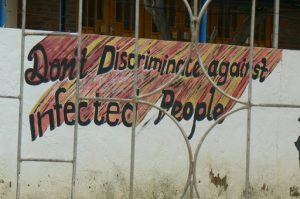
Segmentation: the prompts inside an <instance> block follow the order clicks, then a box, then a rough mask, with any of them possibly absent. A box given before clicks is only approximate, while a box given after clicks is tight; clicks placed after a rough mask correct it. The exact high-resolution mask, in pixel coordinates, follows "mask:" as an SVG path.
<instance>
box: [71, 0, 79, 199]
mask: <svg viewBox="0 0 300 199" xmlns="http://www.w3.org/2000/svg"><path fill="white" fill-rule="evenodd" d="M77 32H78V37H77V42H78V43H77V76H76V93H75V126H74V139H73V168H72V187H71V199H73V198H75V184H76V167H77V139H78V118H79V114H80V113H79V86H80V65H81V63H80V59H81V32H82V0H79V6H78V30H77Z"/></svg>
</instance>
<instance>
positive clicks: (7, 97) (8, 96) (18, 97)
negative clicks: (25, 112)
mask: <svg viewBox="0 0 300 199" xmlns="http://www.w3.org/2000/svg"><path fill="white" fill-rule="evenodd" d="M0 98H3V99H20V96H10V95H7V96H5V95H0Z"/></svg>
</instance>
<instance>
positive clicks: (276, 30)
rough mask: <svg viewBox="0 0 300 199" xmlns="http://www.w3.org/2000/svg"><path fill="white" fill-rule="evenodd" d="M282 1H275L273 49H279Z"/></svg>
mask: <svg viewBox="0 0 300 199" xmlns="http://www.w3.org/2000/svg"><path fill="white" fill-rule="evenodd" d="M279 9H280V0H274V19H273V20H274V22H273V24H274V25H273V48H278V37H279Z"/></svg>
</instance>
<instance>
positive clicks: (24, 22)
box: [16, 0, 26, 199]
mask: <svg viewBox="0 0 300 199" xmlns="http://www.w3.org/2000/svg"><path fill="white" fill-rule="evenodd" d="M25 28H26V0H23V1H22V33H21V71H20V91H19V95H20V98H19V121H18V123H19V124H18V151H17V189H16V198H17V199H19V198H20V195H21V194H20V186H21V183H20V177H21V176H20V175H21V154H22V150H21V149H22V147H21V145H22V121H23V94H24V59H25V35H24V33H25Z"/></svg>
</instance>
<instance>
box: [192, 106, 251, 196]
mask: <svg viewBox="0 0 300 199" xmlns="http://www.w3.org/2000/svg"><path fill="white" fill-rule="evenodd" d="M247 108H248V106H242V107H240V108H238V109H236V110H233V111H230V112H228V113H226V114H224V115H222V116H221V117H219V118H218V119H217V120H216V121H215V122H214V123H213V124H212V125H211V126H210V127H209V128H208V129H207V130H206V131H205V132H204V134H203V136H202V137H201V139H200V141H199V143H198V145H197V147H196V150H195V155H194V162H195V165H194V175H195V179H196V180H195V182H197V172H196V170H197V167H196V164H197V159H198V156H199V153H200V149H201V147H202V144H203V142H204V141H205V139H206V137H207V136H208V134H209V133H210V132H211V131H212V129H213V128H214V127H215V126H216V125H217V124H219V122H220V121H222V120H224V119H225V118H227V117H228V116H230V115H233V114H234V113H236V112H239V111H241V110H244V109H247ZM195 189H196V193H199V191H198V188H197V186H196V185H195Z"/></svg>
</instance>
